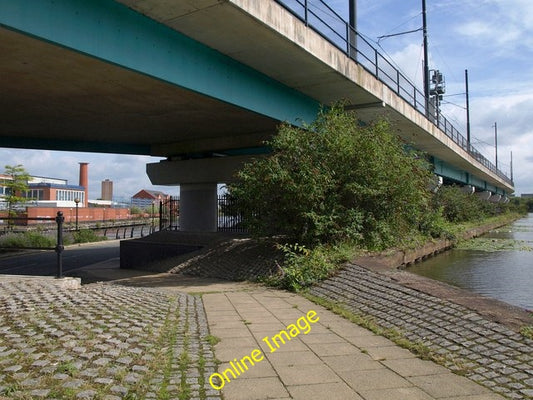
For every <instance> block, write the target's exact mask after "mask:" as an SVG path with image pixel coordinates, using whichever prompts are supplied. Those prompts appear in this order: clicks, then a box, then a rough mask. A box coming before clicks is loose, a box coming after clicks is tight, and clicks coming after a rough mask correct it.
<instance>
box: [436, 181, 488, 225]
mask: <svg viewBox="0 0 533 400" xmlns="http://www.w3.org/2000/svg"><path fill="white" fill-rule="evenodd" d="M433 209H440V210H441V211H442V215H443V216H444V218H445V219H446V220H447V221H449V222H454V223H457V222H466V221H476V220H481V219H483V218H485V217H487V216H489V215H491V214H493V213H494V211H495V210H494V204H493V203H489V202H487V201H483V200H481V199H480V198H479V197H478V196H475V195H472V194H467V193H464V192H463V191H462V190H461V188H460V187H458V186H443V187H441V188H440V189H439V190H438V191H437V193H436V194H435V195H434V196H433Z"/></svg>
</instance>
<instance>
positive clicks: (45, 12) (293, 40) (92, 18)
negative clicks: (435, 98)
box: [0, 0, 514, 208]
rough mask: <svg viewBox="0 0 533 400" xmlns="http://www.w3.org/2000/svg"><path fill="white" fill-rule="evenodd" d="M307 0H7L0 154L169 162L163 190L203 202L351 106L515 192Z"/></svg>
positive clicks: (157, 178)
mask: <svg viewBox="0 0 533 400" xmlns="http://www.w3.org/2000/svg"><path fill="white" fill-rule="evenodd" d="M299 4H300V3H299V2H294V1H293V2H287V1H281V0H279V1H275V0H264V1H261V2H257V1H255V0H202V1H187V0H180V1H169V0H117V1H114V0H98V1H92V2H85V1H81V0H76V1H69V0H56V1H40V0H28V1H26V2H25V3H24V4H23V5H22V4H21V3H20V2H18V1H14V0H0V51H1V52H2V54H5V55H6V56H5V57H2V58H1V60H0V73H1V76H2V77H4V79H2V80H0V89H1V90H2V93H3V95H2V100H1V103H0V104H1V105H2V107H1V111H0V114H1V116H2V118H1V122H0V145H1V146H4V147H20V148H36V149H39V148H42V149H55V150H75V151H96V152H110V153H126V154H146V155H154V156H163V157H167V160H166V161H164V162H161V163H158V164H150V165H149V166H148V173H149V175H150V177H151V179H152V181H153V183H155V184H168V185H178V184H180V185H181V186H182V189H184V190H183V193H189V194H191V193H193V192H195V193H196V195H193V197H194V196H196V197H194V202H196V200H198V199H199V198H200V197H201V198H205V197H206V196H210V197H212V196H211V195H212V194H213V193H214V190H215V189H214V188H215V187H216V183H217V182H218V183H223V182H227V181H228V180H230V179H232V175H233V173H234V172H235V170H236V168H238V167H239V166H240V165H241V164H242V162H244V161H245V160H247V159H249V157H250V156H251V155H254V154H258V153H262V152H265V151H266V149H265V147H264V144H263V143H264V140H265V139H268V138H269V137H271V136H272V135H273V134H274V133H275V131H276V127H277V125H278V124H279V123H280V122H281V121H288V122H290V123H293V124H296V125H299V124H302V123H303V122H310V121H312V119H313V118H314V116H315V115H316V112H317V110H318V109H319V107H320V106H321V105H328V104H330V103H332V102H335V101H339V100H344V101H346V102H347V104H348V106H347V108H349V109H354V110H356V112H357V115H358V117H359V118H360V119H361V120H363V121H365V122H368V121H371V120H373V119H375V118H377V117H386V118H388V119H389V120H390V121H391V123H392V125H393V127H394V129H396V131H397V132H398V134H399V135H400V136H401V137H403V138H404V139H405V140H406V141H407V142H409V143H412V145H413V146H414V147H416V148H418V149H420V150H423V151H426V152H427V153H428V154H429V155H430V157H431V159H432V161H433V164H434V166H435V173H436V174H438V175H441V176H443V177H445V178H448V179H450V180H452V181H454V182H458V183H462V184H469V185H473V186H475V187H476V188H477V189H478V190H482V191H483V190H487V191H491V192H493V193H498V194H501V195H505V194H509V193H512V192H513V190H514V187H513V183H512V181H511V180H510V179H509V178H508V177H506V176H505V175H504V174H502V173H501V171H498V170H497V169H496V168H495V167H494V165H492V163H490V162H489V161H488V160H487V159H486V158H485V157H483V156H482V155H481V153H479V152H477V151H476V150H475V149H474V148H473V147H471V146H470V144H469V143H467V142H466V140H465V139H464V138H463V137H462V136H461V135H460V133H459V132H458V131H457V130H456V129H455V128H454V127H453V126H452V125H451V124H449V123H448V121H446V120H445V119H444V118H442V116H440V117H439V118H438V120H437V119H435V118H434V117H433V116H431V115H430V116H429V117H428V115H429V114H432V113H431V112H428V110H429V107H428V105H427V104H426V101H425V99H424V97H423V95H422V94H421V93H420V91H418V90H417V89H416V88H415V87H414V86H413V85H412V84H411V83H409V81H408V80H407V79H406V78H405V77H403V75H401V73H400V72H399V71H397V70H396V69H395V68H394V67H393V66H392V65H391V64H390V63H389V62H388V61H387V60H385V58H383V57H382V56H381V55H380V54H379V53H378V52H377V51H375V49H373V48H371V47H370V46H369V44H368V43H366V42H365V41H364V40H363V39H362V38H361V37H357V38H356V39H354V38H355V37H356V34H355V32H352V33H351V32H350V28H349V26H348V25H347V24H346V23H345V22H344V21H342V19H340V17H338V16H336V17H335V18H337V19H336V21H335V27H332V26H330V25H327V24H325V23H321V22H320V21H317V17H316V15H315V14H313V10H312V9H307V10H306V9H304V8H303V7H302V6H301V5H299ZM322 4H324V3H322ZM323 6H324V7H327V6H326V5H323ZM343 24H344V25H343ZM343 30H344V32H342V31H343ZM187 185H189V186H188V187H187ZM195 185H203V186H195ZM205 185H208V186H209V187H207V186H205ZM189 189H190V190H189ZM186 196H187V195H186ZM211 203H212V202H210V203H209V204H207V203H206V202H204V204H201V205H199V207H200V208H205V207H208V208H212V204H211Z"/></svg>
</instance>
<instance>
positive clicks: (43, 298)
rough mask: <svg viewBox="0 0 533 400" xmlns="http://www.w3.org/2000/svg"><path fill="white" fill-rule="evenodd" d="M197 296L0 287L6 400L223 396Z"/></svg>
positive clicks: (1, 393) (1, 381) (0, 381)
mask: <svg viewBox="0 0 533 400" xmlns="http://www.w3.org/2000/svg"><path fill="white" fill-rule="evenodd" d="M208 333H209V332H208V326H207V322H206V316H205V313H204V310H203V305H202V301H201V299H200V298H199V297H195V296H190V295H187V294H182V293H174V294H167V293H163V292H160V291H157V290H153V289H146V288H132V287H124V286H119V285H105V284H94V285H87V286H83V287H82V288H81V289H77V290H67V289H59V288H58V287H56V286H54V285H52V284H50V285H47V284H43V283H42V282H40V283H39V284H33V285H32V284H31V283H29V282H23V283H20V282H18V283H17V282H11V283H0V398H9V399H39V398H43V399H106V400H114V399H137V398H146V399H207V400H214V399H220V398H221V396H220V394H219V392H218V391H215V390H213V389H212V388H211V386H210V385H209V383H208V377H209V376H210V375H211V374H212V373H213V372H214V371H215V368H216V364H215V358H214V354H213V351H212V349H211V346H210V345H209V343H208Z"/></svg>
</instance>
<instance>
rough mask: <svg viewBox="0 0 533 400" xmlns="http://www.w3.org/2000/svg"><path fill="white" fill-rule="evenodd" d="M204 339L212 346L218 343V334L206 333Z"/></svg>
mask: <svg viewBox="0 0 533 400" xmlns="http://www.w3.org/2000/svg"><path fill="white" fill-rule="evenodd" d="M205 339H206V340H207V343H209V344H210V345H211V346H214V345H216V344H218V343H220V338H219V337H218V336H214V335H207V336H206V337H205Z"/></svg>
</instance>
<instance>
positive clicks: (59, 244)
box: [0, 211, 65, 278]
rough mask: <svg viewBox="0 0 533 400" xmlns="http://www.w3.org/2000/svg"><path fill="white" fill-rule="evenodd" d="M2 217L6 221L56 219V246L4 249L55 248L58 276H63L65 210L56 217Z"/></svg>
mask: <svg viewBox="0 0 533 400" xmlns="http://www.w3.org/2000/svg"><path fill="white" fill-rule="evenodd" d="M0 219H2V220H6V221H55V222H56V225H57V236H56V237H57V240H56V246H55V247H29V246H26V247H16V248H15V247H9V248H4V249H17V250H18V249H20V250H22V249H38V250H55V252H56V253H57V273H56V277H57V278H62V277H63V251H64V250H65V246H64V244H63V224H64V222H65V217H64V216H63V212H61V211H58V212H57V215H56V217H55V218H53V217H51V218H28V217H1V218H0Z"/></svg>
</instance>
